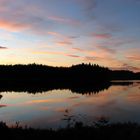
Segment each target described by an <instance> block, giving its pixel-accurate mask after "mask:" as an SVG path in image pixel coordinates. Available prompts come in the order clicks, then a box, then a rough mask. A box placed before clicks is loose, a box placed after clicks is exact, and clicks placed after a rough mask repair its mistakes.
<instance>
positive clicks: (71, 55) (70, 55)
mask: <svg viewBox="0 0 140 140" xmlns="http://www.w3.org/2000/svg"><path fill="white" fill-rule="evenodd" d="M67 56H69V57H74V58H79V57H80V56H78V55H73V54H67Z"/></svg>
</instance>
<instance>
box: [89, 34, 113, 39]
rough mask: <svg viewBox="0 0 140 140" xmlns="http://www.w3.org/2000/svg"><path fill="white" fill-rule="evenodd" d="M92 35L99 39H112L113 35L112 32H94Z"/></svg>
mask: <svg viewBox="0 0 140 140" xmlns="http://www.w3.org/2000/svg"><path fill="white" fill-rule="evenodd" d="M91 35H92V36H93V37H95V38H97V39H110V38H111V37H112V35H111V34H110V33H92V34H91Z"/></svg>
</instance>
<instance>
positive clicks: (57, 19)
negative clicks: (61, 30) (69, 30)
mask: <svg viewBox="0 0 140 140" xmlns="http://www.w3.org/2000/svg"><path fill="white" fill-rule="evenodd" d="M48 19H49V20H52V21H55V22H58V23H63V24H69V25H74V26H79V25H81V22H80V21H79V20H75V19H70V18H64V17H59V16H48Z"/></svg>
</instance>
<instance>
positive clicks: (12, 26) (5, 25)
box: [0, 19, 30, 32]
mask: <svg viewBox="0 0 140 140" xmlns="http://www.w3.org/2000/svg"><path fill="white" fill-rule="evenodd" d="M29 27H30V26H29V25H27V24H22V23H16V22H12V21H7V20H3V19H0V29H4V30H8V31H12V32H17V31H20V30H24V29H27V28H29Z"/></svg>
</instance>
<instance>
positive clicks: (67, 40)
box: [48, 31, 77, 46]
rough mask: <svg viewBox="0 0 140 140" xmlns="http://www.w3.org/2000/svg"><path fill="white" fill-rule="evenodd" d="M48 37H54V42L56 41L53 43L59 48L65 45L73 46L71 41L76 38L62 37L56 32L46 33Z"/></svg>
mask: <svg viewBox="0 0 140 140" xmlns="http://www.w3.org/2000/svg"><path fill="white" fill-rule="evenodd" d="M48 34H49V35H51V36H53V37H55V40H58V41H54V42H55V43H56V45H59V46H65V45H72V44H73V40H74V39H75V38H77V37H76V36H68V35H63V34H60V33H57V32H51V31H50V32H48Z"/></svg>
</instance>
